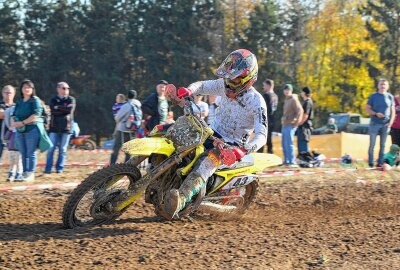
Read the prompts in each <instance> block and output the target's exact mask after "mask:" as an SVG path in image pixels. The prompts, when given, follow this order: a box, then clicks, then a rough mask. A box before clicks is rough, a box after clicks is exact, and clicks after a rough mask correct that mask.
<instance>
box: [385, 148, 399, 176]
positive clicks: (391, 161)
mask: <svg viewBox="0 0 400 270" xmlns="http://www.w3.org/2000/svg"><path fill="white" fill-rule="evenodd" d="M399 153H400V146H398V145H397V144H392V145H391V146H390V151H389V152H388V153H386V154H385V155H384V156H383V170H384V171H390V170H391V169H392V167H393V166H396V169H397V170H399V171H400V157H399Z"/></svg>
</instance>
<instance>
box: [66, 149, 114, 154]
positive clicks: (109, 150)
mask: <svg viewBox="0 0 400 270" xmlns="http://www.w3.org/2000/svg"><path fill="white" fill-rule="evenodd" d="M69 151H72V152H84V153H111V152H112V151H113V150H111V149H94V150H84V149H68V152H69Z"/></svg>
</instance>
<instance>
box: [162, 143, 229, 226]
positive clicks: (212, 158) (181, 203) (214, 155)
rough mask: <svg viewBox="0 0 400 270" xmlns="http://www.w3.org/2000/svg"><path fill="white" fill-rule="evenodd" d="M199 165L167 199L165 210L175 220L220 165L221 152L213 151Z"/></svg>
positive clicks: (168, 194) (171, 191)
mask: <svg viewBox="0 0 400 270" xmlns="http://www.w3.org/2000/svg"><path fill="white" fill-rule="evenodd" d="M198 162H199V165H198V166H197V167H195V169H193V171H192V172H191V173H190V174H189V175H188V176H187V177H186V179H185V180H184V181H183V183H182V185H181V186H180V188H179V189H172V190H170V192H169V193H167V196H166V198H165V210H166V212H167V213H168V215H169V216H170V218H173V217H174V216H175V215H176V214H177V213H178V212H179V211H180V210H182V209H183V208H184V207H185V204H186V203H187V202H189V201H190V200H191V199H192V197H193V196H194V195H195V194H197V193H198V192H199V191H200V190H201V189H202V188H203V186H204V185H205V184H206V182H207V179H208V178H209V177H210V176H211V175H213V173H214V172H215V171H216V170H217V168H218V167H219V165H220V162H221V158H220V155H219V152H218V151H217V150H216V149H213V150H211V151H209V152H208V155H207V156H205V157H204V158H202V159H200V160H199V161H198Z"/></svg>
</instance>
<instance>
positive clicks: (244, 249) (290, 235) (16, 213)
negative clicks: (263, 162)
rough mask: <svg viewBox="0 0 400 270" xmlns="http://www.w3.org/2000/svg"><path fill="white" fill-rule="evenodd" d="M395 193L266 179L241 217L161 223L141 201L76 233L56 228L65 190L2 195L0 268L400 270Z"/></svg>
mask: <svg viewBox="0 0 400 270" xmlns="http://www.w3.org/2000/svg"><path fill="white" fill-rule="evenodd" d="M364 174H375V176H372V178H375V177H378V176H379V174H378V173H376V172H369V173H367V172H364ZM399 175H400V174H397V176H399ZM360 177H365V175H361V176H360ZM305 178H306V179H307V180H306V179H305ZM399 193H400V181H397V180H394V179H386V180H385V181H383V182H377V181H371V182H368V183H367V184H365V185H364V184H357V183H356V181H355V178H353V177H352V176H345V175H343V174H338V175H326V176H325V175H324V176H302V177H297V178H296V177H291V178H284V179H283V178H282V179H281V180H279V181H278V180H272V179H271V180H269V181H268V183H264V184H262V185H261V189H260V192H259V194H258V196H257V200H256V203H255V204H254V205H253V207H252V208H251V209H250V211H249V212H248V214H247V215H246V216H244V217H243V218H241V219H238V220H233V221H213V220H201V219H197V220H196V221H195V222H194V223H192V222H190V221H177V222H167V221H164V220H163V219H160V218H157V217H154V215H153V213H152V209H151V207H149V206H147V205H146V206H142V203H138V204H137V205H136V206H135V207H132V208H131V209H130V210H129V211H127V212H126V213H125V214H124V215H123V216H122V217H121V218H120V220H118V221H117V222H116V224H113V225H107V226H102V227H96V228H92V229H78V230H63V229H62V227H61V223H60V212H61V209H62V206H63V203H64V201H65V199H66V197H67V195H68V192H67V191H59V190H57V191H31V192H25V193H10V194H0V269H189V268H190V269H400V208H399V205H400V202H399Z"/></svg>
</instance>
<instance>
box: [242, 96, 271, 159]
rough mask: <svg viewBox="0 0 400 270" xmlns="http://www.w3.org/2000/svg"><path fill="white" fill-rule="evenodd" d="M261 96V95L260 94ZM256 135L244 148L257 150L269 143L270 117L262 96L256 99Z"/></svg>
mask: <svg viewBox="0 0 400 270" xmlns="http://www.w3.org/2000/svg"><path fill="white" fill-rule="evenodd" d="M260 97H261V96H260ZM254 106H255V107H254V108H256V109H255V112H254V133H255V135H254V137H253V139H251V140H250V141H249V142H248V143H247V144H246V145H245V146H244V148H245V149H246V150H247V151H248V152H255V151H257V150H258V149H260V148H261V147H262V146H263V145H265V144H266V143H267V136H268V117H267V106H266V104H265V101H264V99H263V98H262V97H261V98H259V99H256V102H255V104H254Z"/></svg>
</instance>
